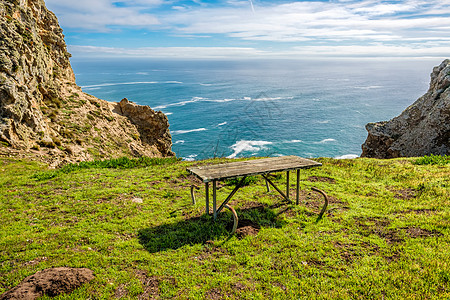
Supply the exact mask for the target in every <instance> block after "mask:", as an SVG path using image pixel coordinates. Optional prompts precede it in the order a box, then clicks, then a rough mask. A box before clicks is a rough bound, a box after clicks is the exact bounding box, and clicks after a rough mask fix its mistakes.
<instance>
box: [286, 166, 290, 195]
mask: <svg viewBox="0 0 450 300" xmlns="http://www.w3.org/2000/svg"><path fill="white" fill-rule="evenodd" d="M286 198H287V199H288V200H289V171H286Z"/></svg>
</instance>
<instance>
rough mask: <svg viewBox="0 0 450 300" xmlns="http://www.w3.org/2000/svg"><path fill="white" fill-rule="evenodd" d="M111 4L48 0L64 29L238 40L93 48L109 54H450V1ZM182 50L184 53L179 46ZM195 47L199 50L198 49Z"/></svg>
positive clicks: (145, 0) (138, 0) (153, 0)
mask: <svg viewBox="0 0 450 300" xmlns="http://www.w3.org/2000/svg"><path fill="white" fill-rule="evenodd" d="M193 2H195V3H194V4H192V3H193ZM114 3H118V1H113V0H95V1H92V0H77V1H73V0H47V4H48V6H49V8H51V9H52V10H54V11H55V12H56V13H57V15H58V16H59V18H60V21H61V24H62V26H63V28H64V27H70V28H80V29H83V30H86V29H88V30H91V31H107V30H109V29H110V28H111V27H114V28H115V26H116V27H119V28H120V27H122V26H126V27H139V28H146V29H147V30H149V31H156V30H159V31H160V34H161V35H163V36H164V37H166V38H168V37H171V38H172V39H175V38H178V39H179V40H180V41H178V43H179V45H182V43H183V42H186V39H188V38H189V39H190V40H191V41H190V42H189V45H193V44H195V42H192V40H193V41H195V40H196V38H201V39H202V40H203V41H204V40H205V37H215V38H216V39H217V40H220V39H222V41H223V40H226V41H227V42H226V43H227V44H229V45H230V44H231V45H234V46H235V47H211V48H207V47H173V48H164V47H163V48H135V49H124V48H104V49H103V50H101V49H100V48H97V50H98V51H101V52H102V53H111V55H112V53H113V52H114V53H116V54H117V55H127V53H128V55H142V56H149V55H150V56H155V57H160V56H164V55H166V56H168V57H175V56H178V55H181V56H186V57H190V56H197V54H198V53H201V54H204V55H206V56H207V57H221V56H223V55H225V56H227V55H244V56H272V55H298V53H300V54H302V55H303V54H306V52H307V51H310V52H309V54H310V55H326V54H329V55H332V54H333V55H349V54H351V53H354V54H355V55H363V53H366V55H369V56H372V55H387V56H389V55H393V56H397V55H401V53H404V55H405V56H410V55H419V56H435V55H439V56H442V55H443V56H448V54H449V53H450V40H449V37H450V0H428V1H422V0H402V1H400V0H399V1H379V0H362V1H356V0H334V1H326V2H325V1H324V2H322V1H312V0H311V1H293V2H291V3H286V2H284V3H277V2H261V1H250V0H229V1H228V2H222V3H221V4H220V5H213V4H211V3H208V2H202V1H199V0H196V1H190V2H182V1H176V0H122V1H120V3H122V4H121V5H117V4H114ZM163 4H167V5H163ZM252 4H253V5H252ZM162 5H163V6H164V7H165V8H164V9H163V8H162ZM210 40H213V39H212V38H210ZM262 42H269V43H262ZM175 43H176V42H175ZM212 43H213V42H212ZM270 43H272V44H270ZM212 45H213V46H214V44H212ZM221 45H223V43H222V44H221ZM242 45H243V47H241V46H242ZM249 45H250V46H249ZM72 49H74V50H75V51H79V52H83V53H86V51H89V49H90V48H89V47H84V48H83V47H80V46H78V47H72ZM92 49H93V48H92ZM108 49H109V50H108ZM161 49H166V50H164V51H162V50H161ZM181 49H183V51H187V53H185V54H183V53H181ZM192 49H198V53H196V51H195V50H192ZM262 49H263V50H262ZM277 49H278V50H277ZM280 49H282V50H280ZM74 50H72V51H74ZM165 51H168V52H165ZM402 51H403V52H402ZM292 53H296V54H292Z"/></svg>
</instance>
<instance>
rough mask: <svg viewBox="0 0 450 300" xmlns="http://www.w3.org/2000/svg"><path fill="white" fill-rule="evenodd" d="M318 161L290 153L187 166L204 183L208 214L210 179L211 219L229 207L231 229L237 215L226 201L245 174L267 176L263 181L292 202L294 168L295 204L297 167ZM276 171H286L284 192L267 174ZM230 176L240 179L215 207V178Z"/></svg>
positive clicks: (222, 178)
mask: <svg viewBox="0 0 450 300" xmlns="http://www.w3.org/2000/svg"><path fill="white" fill-rule="evenodd" d="M321 165H322V164H321V163H319V162H316V161H313V160H310V159H306V158H301V157H298V156H294V155H291V156H281V157H270V158H261V159H254V160H246V161H236V162H228V163H222V164H216V165H206V166H197V167H191V168H188V169H187V170H188V171H189V172H191V173H192V174H194V175H196V176H197V177H198V178H200V179H201V180H202V181H203V182H204V183H205V196H206V213H207V214H209V183H210V182H212V188H213V194H212V196H213V217H214V220H216V218H217V214H218V213H220V211H221V210H222V209H223V208H224V207H227V208H229V209H230V210H231V211H232V212H233V214H234V215H235V226H234V228H233V231H234V230H235V228H236V226H237V215H236V212H235V211H234V209H232V208H231V207H230V206H228V202H229V201H230V200H231V198H232V197H233V195H234V194H235V193H236V192H237V191H238V190H239V188H241V187H242V186H243V183H244V180H245V178H246V177H247V176H254V175H262V176H263V177H264V179H265V180H266V183H269V184H270V185H272V186H273V187H274V188H275V190H277V191H278V193H280V195H281V196H282V197H283V198H284V199H286V200H287V201H289V202H292V201H291V200H290V199H289V172H290V171H294V170H295V171H297V191H296V192H297V193H296V204H297V205H298V203H299V196H300V194H299V193H300V183H299V182H300V169H308V168H313V167H318V166H321ZM275 172H286V193H283V192H282V191H281V190H280V189H279V188H278V187H277V186H276V185H275V184H274V183H273V182H272V181H271V180H270V178H269V177H268V176H267V175H268V174H269V173H275ZM232 178H241V180H240V181H239V182H238V184H237V185H236V187H235V188H234V189H233V191H232V192H231V193H230V194H229V195H228V197H227V198H226V199H225V200H224V201H223V203H222V204H221V205H220V207H219V208H217V181H219V180H225V179H232ZM267 186H268V185H267ZM193 189H194V187H191V195H192V198H193V201H195V198H194V193H193ZM324 196H325V195H324ZM325 198H326V196H325ZM325 207H326V206H324V208H325ZM323 211H324V210H323Z"/></svg>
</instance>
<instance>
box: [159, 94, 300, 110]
mask: <svg viewBox="0 0 450 300" xmlns="http://www.w3.org/2000/svg"><path fill="white" fill-rule="evenodd" d="M293 98H294V97H270V98H269V97H264V98H251V97H242V98H225V99H208V98H203V97H193V98H192V99H191V100H184V101H180V102H175V103H170V104H163V105H159V106H155V107H154V108H153V109H164V108H167V107H172V106H184V105H186V104H191V103H197V102H214V103H224V102H232V101H276V100H281V99H293Z"/></svg>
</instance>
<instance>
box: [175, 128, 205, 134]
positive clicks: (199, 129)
mask: <svg viewBox="0 0 450 300" xmlns="http://www.w3.org/2000/svg"><path fill="white" fill-rule="evenodd" d="M206 130H208V129H206V128H197V129H190V130H174V131H171V133H172V134H184V133H190V132H198V131H206Z"/></svg>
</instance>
